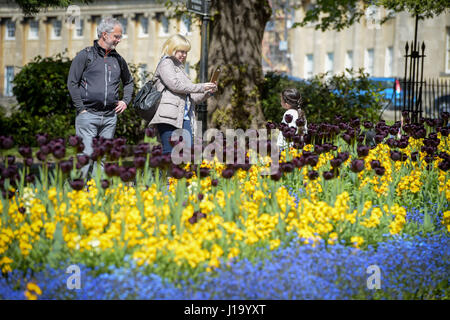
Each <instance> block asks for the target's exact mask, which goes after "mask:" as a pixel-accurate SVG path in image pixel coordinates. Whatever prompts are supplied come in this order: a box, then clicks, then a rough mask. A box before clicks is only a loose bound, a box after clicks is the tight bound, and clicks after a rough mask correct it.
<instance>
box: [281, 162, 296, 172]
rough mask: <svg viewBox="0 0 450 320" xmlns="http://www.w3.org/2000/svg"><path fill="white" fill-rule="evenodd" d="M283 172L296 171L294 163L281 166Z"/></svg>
mask: <svg viewBox="0 0 450 320" xmlns="http://www.w3.org/2000/svg"><path fill="white" fill-rule="evenodd" d="M281 171H282V172H292V171H294V164H293V163H292V162H286V163H282V164H281Z"/></svg>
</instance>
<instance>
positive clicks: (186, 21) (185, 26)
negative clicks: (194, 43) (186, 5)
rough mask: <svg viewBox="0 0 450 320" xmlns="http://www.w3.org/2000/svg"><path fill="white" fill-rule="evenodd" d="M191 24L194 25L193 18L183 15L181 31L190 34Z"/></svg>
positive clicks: (183, 33)
mask: <svg viewBox="0 0 450 320" xmlns="http://www.w3.org/2000/svg"><path fill="white" fill-rule="evenodd" d="M191 26H192V21H191V18H189V17H186V16H183V18H182V19H181V27H180V33H181V34H182V35H190V34H191Z"/></svg>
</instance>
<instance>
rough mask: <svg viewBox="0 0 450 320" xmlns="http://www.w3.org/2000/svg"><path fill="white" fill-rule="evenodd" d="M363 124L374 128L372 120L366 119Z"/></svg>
mask: <svg viewBox="0 0 450 320" xmlns="http://www.w3.org/2000/svg"><path fill="white" fill-rule="evenodd" d="M363 126H364V128H366V129H372V128H373V123H372V122H370V121H364V122H363Z"/></svg>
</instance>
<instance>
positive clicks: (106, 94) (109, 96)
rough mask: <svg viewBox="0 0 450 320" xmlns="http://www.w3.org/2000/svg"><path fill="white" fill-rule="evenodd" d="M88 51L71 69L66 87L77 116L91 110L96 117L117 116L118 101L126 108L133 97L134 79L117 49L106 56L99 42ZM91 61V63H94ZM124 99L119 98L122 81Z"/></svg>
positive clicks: (80, 53) (79, 55) (83, 53)
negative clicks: (122, 102)
mask: <svg viewBox="0 0 450 320" xmlns="http://www.w3.org/2000/svg"><path fill="white" fill-rule="evenodd" d="M90 50H92V52H91V53H90V52H89V49H87V48H86V49H84V50H81V51H80V52H79V53H78V54H77V55H76V57H75V58H74V59H73V61H72V65H71V66H70V71H69V77H68V79H67V87H68V88H69V92H70V96H71V97H72V101H73V104H74V106H75V108H76V109H77V113H80V112H82V111H83V110H89V112H92V113H94V114H98V115H104V116H112V115H114V113H115V111H114V109H115V107H116V105H117V102H119V101H120V100H123V101H124V102H125V103H126V104H127V106H128V105H129V103H130V102H131V99H132V94H133V77H132V76H131V73H130V71H129V69H128V65H127V63H126V61H125V59H123V58H122V57H121V56H120V55H119V54H118V53H117V51H116V50H111V51H110V52H108V53H106V50H105V49H103V48H102V47H101V46H100V45H99V44H98V42H97V40H95V41H94V46H93V47H90ZM91 59H92V61H89V60H91ZM121 80H122V83H123V98H122V99H119V87H120V81H121Z"/></svg>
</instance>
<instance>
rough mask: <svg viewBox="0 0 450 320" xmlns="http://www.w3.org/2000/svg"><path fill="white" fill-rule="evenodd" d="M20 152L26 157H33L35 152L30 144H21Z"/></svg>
mask: <svg viewBox="0 0 450 320" xmlns="http://www.w3.org/2000/svg"><path fill="white" fill-rule="evenodd" d="M19 153H20V154H21V155H22V157H24V158H31V157H32V156H33V153H32V151H31V148H30V147H28V146H20V147H19Z"/></svg>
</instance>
